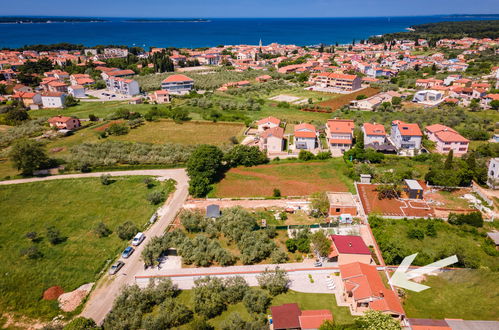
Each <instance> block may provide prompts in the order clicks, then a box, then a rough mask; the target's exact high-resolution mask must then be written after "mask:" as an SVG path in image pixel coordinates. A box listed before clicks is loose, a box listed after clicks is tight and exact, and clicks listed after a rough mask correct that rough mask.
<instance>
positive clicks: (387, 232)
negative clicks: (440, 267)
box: [369, 215, 499, 271]
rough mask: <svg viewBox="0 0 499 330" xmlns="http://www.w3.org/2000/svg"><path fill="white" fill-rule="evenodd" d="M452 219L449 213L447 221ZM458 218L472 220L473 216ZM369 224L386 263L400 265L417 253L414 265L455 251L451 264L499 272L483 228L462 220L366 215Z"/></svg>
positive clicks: (423, 263)
mask: <svg viewBox="0 0 499 330" xmlns="http://www.w3.org/2000/svg"><path fill="white" fill-rule="evenodd" d="M453 218H454V216H451V219H450V220H452V219H453ZM460 218H473V219H475V215H471V216H462V217H460ZM449 222H453V221H449ZM470 222H473V221H470ZM369 223H370V225H371V228H372V230H373V234H374V236H375V238H376V241H377V242H378V245H379V247H380V249H381V252H382V254H383V258H384V259H385V262H386V263H387V264H388V265H397V264H400V263H401V262H402V260H403V259H404V258H405V257H406V256H408V255H411V254H413V253H418V255H417V257H416V259H415V260H414V262H413V264H414V265H417V266H424V265H427V264H429V263H432V262H435V261H437V260H440V259H442V258H447V257H449V256H451V255H454V254H455V255H456V256H457V257H458V260H459V261H458V263H457V264H455V265H453V266H454V267H466V268H480V267H485V268H489V269H491V270H493V271H499V260H498V258H497V253H496V251H494V249H491V248H490V244H489V242H488V239H487V238H486V230H485V229H482V228H479V229H477V228H476V227H473V226H470V225H469V224H467V223H464V222H459V223H460V225H453V224H450V223H447V222H444V221H442V220H438V219H429V220H424V219H414V220H407V219H402V220H393V219H383V218H380V217H377V216H370V217H369ZM473 223H474V222H473Z"/></svg>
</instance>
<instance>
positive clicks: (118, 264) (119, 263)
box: [109, 260, 125, 275]
mask: <svg viewBox="0 0 499 330" xmlns="http://www.w3.org/2000/svg"><path fill="white" fill-rule="evenodd" d="M123 266H125V263H124V262H123V261H121V260H119V261H117V262H116V263H115V264H114V265H112V266H111V269H109V275H114V274H116V273H117V272H118V271H119V270H120V269H121V268H122V267H123Z"/></svg>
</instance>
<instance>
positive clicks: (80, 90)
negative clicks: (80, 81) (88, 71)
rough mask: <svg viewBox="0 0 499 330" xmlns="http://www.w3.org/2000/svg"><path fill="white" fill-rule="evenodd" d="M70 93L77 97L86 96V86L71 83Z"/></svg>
mask: <svg viewBox="0 0 499 330" xmlns="http://www.w3.org/2000/svg"><path fill="white" fill-rule="evenodd" d="M68 93H69V94H71V95H73V96H74V97H76V98H81V97H86V88H85V87H84V86H82V85H71V86H69V87H68Z"/></svg>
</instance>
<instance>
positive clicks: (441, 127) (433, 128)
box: [425, 124, 455, 133]
mask: <svg viewBox="0 0 499 330" xmlns="http://www.w3.org/2000/svg"><path fill="white" fill-rule="evenodd" d="M425 129H426V130H427V131H428V132H430V133H436V132H440V131H445V130H448V131H450V132H455V130H453V129H452V128H450V127H447V126H445V125H442V124H434V125H430V126H426V128H425Z"/></svg>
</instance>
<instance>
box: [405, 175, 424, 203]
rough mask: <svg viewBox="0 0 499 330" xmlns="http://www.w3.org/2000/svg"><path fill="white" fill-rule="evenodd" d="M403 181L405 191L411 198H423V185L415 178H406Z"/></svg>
mask: <svg viewBox="0 0 499 330" xmlns="http://www.w3.org/2000/svg"><path fill="white" fill-rule="evenodd" d="M404 181H405V185H406V187H405V191H406V192H407V195H408V196H409V198H411V199H423V187H421V185H420V184H419V182H417V181H416V180H409V179H406V180H404Z"/></svg>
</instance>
